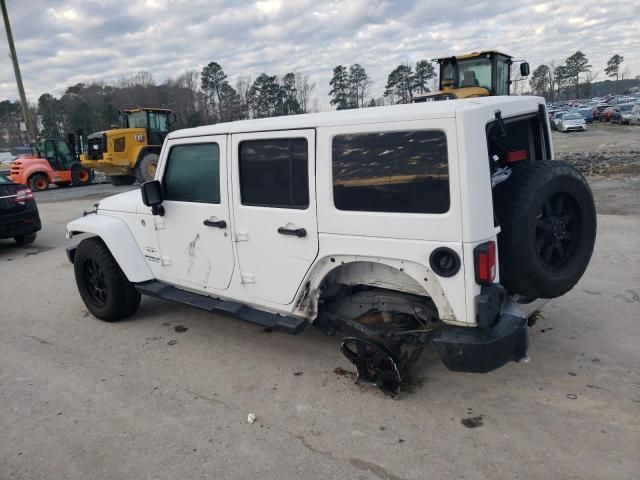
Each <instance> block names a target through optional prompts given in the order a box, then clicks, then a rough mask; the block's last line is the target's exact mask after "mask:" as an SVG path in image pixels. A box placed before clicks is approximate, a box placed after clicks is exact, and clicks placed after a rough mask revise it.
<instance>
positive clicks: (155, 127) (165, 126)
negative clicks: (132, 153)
mask: <svg viewBox="0 0 640 480" xmlns="http://www.w3.org/2000/svg"><path fill="white" fill-rule="evenodd" d="M172 117H173V113H172V112H171V110H167V109H164V108H136V109H132V110H124V111H123V112H122V126H123V127H124V128H144V129H146V130H147V137H148V144H149V145H162V143H163V142H164V139H165V137H166V136H167V134H168V133H169V127H170V126H171V123H172Z"/></svg>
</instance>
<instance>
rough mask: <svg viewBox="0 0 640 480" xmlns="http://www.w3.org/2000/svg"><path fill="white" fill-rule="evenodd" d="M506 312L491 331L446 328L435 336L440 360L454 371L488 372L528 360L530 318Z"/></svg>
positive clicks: (441, 329)
mask: <svg viewBox="0 0 640 480" xmlns="http://www.w3.org/2000/svg"><path fill="white" fill-rule="evenodd" d="M509 310H510V311H509V312H506V311H504V310H503V312H502V313H501V314H500V316H499V317H498V320H497V321H496V323H495V324H494V325H493V326H492V327H491V328H486V329H483V328H478V327H475V328H470V327H453V326H445V327H442V328H440V329H439V330H438V331H437V332H436V334H435V335H434V343H435V345H436V348H437V350H438V353H439V354H440V358H442V361H443V362H444V364H445V365H446V366H447V368H448V369H449V370H452V371H454V372H474V373H486V372H490V371H491V370H495V369H496V368H499V367H501V366H503V365H504V364H506V363H508V362H511V361H516V362H517V361H519V360H522V359H523V358H525V357H526V355H527V349H528V347H529V337H528V334H527V319H526V318H524V317H521V316H519V315H518V314H517V313H516V311H515V309H509Z"/></svg>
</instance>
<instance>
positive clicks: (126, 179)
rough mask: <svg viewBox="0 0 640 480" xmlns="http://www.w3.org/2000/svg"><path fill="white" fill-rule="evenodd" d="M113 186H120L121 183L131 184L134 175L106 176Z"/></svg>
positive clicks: (134, 179) (133, 180)
mask: <svg viewBox="0 0 640 480" xmlns="http://www.w3.org/2000/svg"><path fill="white" fill-rule="evenodd" d="M107 178H108V179H109V181H110V182H111V185H113V186H114V187H122V186H123V185H133V184H134V183H135V181H136V177H134V176H133V175H114V176H111V177H107Z"/></svg>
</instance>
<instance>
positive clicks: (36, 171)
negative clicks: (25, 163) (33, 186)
mask: <svg viewBox="0 0 640 480" xmlns="http://www.w3.org/2000/svg"><path fill="white" fill-rule="evenodd" d="M38 174H42V175H44V176H45V177H47V181H48V182H49V183H52V182H53V179H52V178H51V175H50V173H49V172H48V171H47V170H43V169H41V168H37V167H34V168H31V169H28V170H27V171H25V172H24V174H23V175H24V178H25V180H26V181H27V182H28V181H29V180H31V177H33V176H34V175H38Z"/></svg>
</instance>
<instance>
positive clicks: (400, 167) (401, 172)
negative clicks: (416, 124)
mask: <svg viewBox="0 0 640 480" xmlns="http://www.w3.org/2000/svg"><path fill="white" fill-rule="evenodd" d="M332 164H333V200H334V204H335V206H336V208H337V209H338V210H351V211H363V212H398V213H445V212H447V211H448V210H449V204H450V199H449V165H448V158H447V138H446V135H445V134H444V132H442V131H436V130H414V131H400V132H375V133H374V132H367V133H354V134H349V135H338V136H336V137H334V139H333V153H332Z"/></svg>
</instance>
